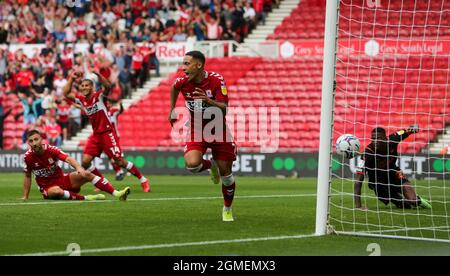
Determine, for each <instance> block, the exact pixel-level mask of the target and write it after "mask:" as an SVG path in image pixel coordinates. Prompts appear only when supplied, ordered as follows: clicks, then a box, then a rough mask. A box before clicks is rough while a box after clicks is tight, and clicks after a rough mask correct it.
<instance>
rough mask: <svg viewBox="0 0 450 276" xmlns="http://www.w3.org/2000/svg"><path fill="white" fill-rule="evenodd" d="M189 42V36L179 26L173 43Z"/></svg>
mask: <svg viewBox="0 0 450 276" xmlns="http://www.w3.org/2000/svg"><path fill="white" fill-rule="evenodd" d="M186 40H187V34H186V32H184V31H183V29H182V27H181V26H177V31H176V32H175V34H174V36H173V42H185V41H186Z"/></svg>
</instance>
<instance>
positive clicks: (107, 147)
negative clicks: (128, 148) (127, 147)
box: [84, 131, 123, 159]
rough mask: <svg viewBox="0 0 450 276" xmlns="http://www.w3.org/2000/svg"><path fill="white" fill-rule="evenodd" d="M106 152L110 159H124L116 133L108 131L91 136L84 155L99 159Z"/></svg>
mask: <svg viewBox="0 0 450 276" xmlns="http://www.w3.org/2000/svg"><path fill="white" fill-rule="evenodd" d="M102 152H104V153H105V154H106V155H107V156H108V157H109V159H114V158H120V157H123V152H122V149H121V148H120V144H119V139H118V137H117V135H116V133H115V132H114V131H107V132H103V133H100V134H92V135H91V136H89V138H88V141H87V142H86V146H85V148H84V154H89V155H91V156H94V157H99V156H100V154H102Z"/></svg>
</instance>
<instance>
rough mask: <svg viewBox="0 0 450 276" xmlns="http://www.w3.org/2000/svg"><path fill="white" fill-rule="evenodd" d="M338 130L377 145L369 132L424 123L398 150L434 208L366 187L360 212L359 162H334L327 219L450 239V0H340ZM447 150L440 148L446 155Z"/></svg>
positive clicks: (359, 228) (352, 228) (348, 228)
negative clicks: (449, 129)
mask: <svg viewBox="0 0 450 276" xmlns="http://www.w3.org/2000/svg"><path fill="white" fill-rule="evenodd" d="M338 18H339V24H338V39H337V57H336V93H335V106H334V137H333V145H334V142H335V141H336V139H337V137H339V136H340V135H342V134H344V133H350V134H353V135H355V136H356V137H358V138H359V139H360V141H361V152H363V151H364V149H365V147H366V146H367V145H368V144H369V143H370V137H371V131H372V129H373V128H375V127H383V128H385V129H386V131H387V134H388V135H389V134H391V133H394V132H396V131H399V130H401V129H405V128H407V127H408V126H410V125H414V124H417V125H419V127H420V132H419V133H416V134H412V135H410V137H408V138H407V139H405V140H403V141H402V142H401V143H400V144H399V147H398V150H399V154H398V157H399V158H398V165H399V167H400V168H401V169H402V171H403V172H404V173H405V174H406V176H407V177H408V179H409V182H411V184H412V186H413V188H414V189H415V191H416V192H417V194H418V195H419V196H421V197H422V198H425V199H428V200H429V201H430V202H431V204H432V209H423V208H412V209H402V208H397V207H396V206H395V205H393V204H388V205H385V204H383V202H381V201H380V200H378V199H377V197H376V195H375V193H374V191H373V190H371V189H369V188H368V185H367V184H368V177H367V176H366V178H365V182H364V184H363V189H362V196H361V201H362V205H363V206H367V207H368V210H367V211H361V210H359V209H355V205H354V193H353V183H354V180H355V179H356V178H357V175H356V174H355V166H356V164H357V161H358V160H359V159H360V156H358V157H357V158H354V159H352V160H344V159H342V158H341V157H336V156H335V159H334V161H333V164H332V176H333V179H332V185H331V189H330V194H331V199H330V214H329V223H330V224H331V225H333V226H334V228H335V230H336V231H339V232H357V233H370V234H377V235H378V234H382V235H394V236H408V237H417V238H431V239H439V240H447V241H448V240H450V226H449V225H450V224H449V214H448V211H447V210H450V202H449V200H450V186H449V187H447V181H446V180H445V178H447V177H448V176H449V173H448V172H449V171H450V160H447V155H444V154H442V153H443V152H445V146H448V142H449V141H450V139H449V140H446V136H445V133H446V126H447V125H448V123H450V112H449V111H450V100H447V99H448V97H450V90H449V88H448V83H449V81H450V79H449V78H450V75H449V73H450V67H449V64H450V55H449V53H450V1H446V0H433V1H432V0H429V1H418V0H417V1H413V0H403V1H400V0H369V1H367V0H365V1H362V0H342V1H340V5H339V17H338ZM441 150H442V152H441Z"/></svg>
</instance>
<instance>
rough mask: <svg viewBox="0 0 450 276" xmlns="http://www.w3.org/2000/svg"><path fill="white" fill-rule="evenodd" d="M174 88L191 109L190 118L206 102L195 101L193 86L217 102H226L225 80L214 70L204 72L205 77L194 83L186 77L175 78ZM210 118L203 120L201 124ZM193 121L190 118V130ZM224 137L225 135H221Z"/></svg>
mask: <svg viewBox="0 0 450 276" xmlns="http://www.w3.org/2000/svg"><path fill="white" fill-rule="evenodd" d="M174 86H175V89H177V90H179V91H180V92H181V94H183V97H184V99H185V101H186V107H187V108H188V109H189V110H190V111H191V118H192V117H193V112H194V111H199V110H202V111H203V110H204V109H205V108H207V106H206V104H205V103H204V102H201V101H195V100H194V98H193V96H192V93H193V92H194V91H195V88H197V87H198V88H200V89H202V90H203V91H205V93H206V95H207V96H208V98H210V99H212V100H214V101H217V102H227V103H228V91H227V88H226V85H225V80H224V78H223V77H222V75H220V74H217V73H214V72H206V71H205V78H204V79H203V81H202V82H201V83H198V84H197V83H194V82H190V81H188V78H187V77H182V78H177V79H176V80H175V84H174ZM209 121H210V120H206V119H205V120H203V126H205V124H206V123H207V122H209ZM225 121H226V120H225V116H223V124H224V128H223V129H224V130H225V129H226V122H225ZM193 126H194V121H193V120H191V130H193ZM192 135H193V131H191V138H192V137H193V136H192ZM223 137H225V135H224V136H223Z"/></svg>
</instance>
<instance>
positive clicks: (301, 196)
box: [0, 173, 450, 256]
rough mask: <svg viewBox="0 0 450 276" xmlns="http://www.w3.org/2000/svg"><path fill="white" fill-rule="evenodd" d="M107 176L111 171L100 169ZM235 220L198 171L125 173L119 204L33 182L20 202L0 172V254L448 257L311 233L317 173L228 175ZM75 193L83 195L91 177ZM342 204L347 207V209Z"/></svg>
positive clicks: (448, 248)
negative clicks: (142, 178) (50, 194)
mask: <svg viewBox="0 0 450 276" xmlns="http://www.w3.org/2000/svg"><path fill="white" fill-rule="evenodd" d="M108 178H109V179H110V180H113V179H114V177H113V176H112V175H108ZM236 179H237V182H236V183H237V190H236V196H235V201H234V204H233V213H234V217H235V221H234V222H231V223H225V222H222V219H221V210H222V204H223V200H222V194H221V188H220V186H219V185H214V184H212V183H211V182H210V179H209V177H208V176H206V175H202V176H150V180H151V184H152V192H151V193H149V194H145V193H143V192H142V191H141V188H140V185H139V184H138V181H137V180H136V179H135V178H134V177H126V178H125V180H124V181H122V182H116V181H112V183H113V185H115V186H116V188H123V187H125V186H130V187H131V189H132V192H131V194H130V196H129V198H128V201H126V202H120V201H118V200H116V199H114V198H112V197H110V196H107V200H106V201H99V202H80V201H62V200H61V201H45V200H43V199H42V197H41V195H40V193H39V192H38V190H37V186H36V184H35V183H34V180H33V187H32V191H31V194H30V200H29V201H28V202H22V200H21V199H20V198H21V195H22V183H23V175H22V174H20V173H2V174H1V175H0V217H1V218H2V221H1V224H0V225H1V227H0V233H1V234H0V255H25V254H31V255H69V253H68V251H67V250H66V249H67V247H68V245H69V244H77V246H78V245H79V248H80V254H81V255H148V256H186V255H194V256H198V255H201V256H204V255H212V256H280V255H281V256H286V255H291V256H301V255H362V256H364V255H366V256H367V255H369V254H370V252H368V250H367V246H368V245H369V244H370V243H378V244H379V245H380V249H381V252H380V253H381V255H450V244H449V243H438V242H425V241H412V240H397V239H382V238H367V237H352V236H337V235H328V236H324V237H314V236H313V233H314V227H315V204H316V197H315V193H316V179H312V178H311V179H307V178H300V179H290V178H287V179H278V178H267V177H239V176H238V177H236ZM81 193H82V194H92V193H93V185H92V184H86V185H85V186H83V188H82V191H81ZM350 207H351V206H349V208H350Z"/></svg>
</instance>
